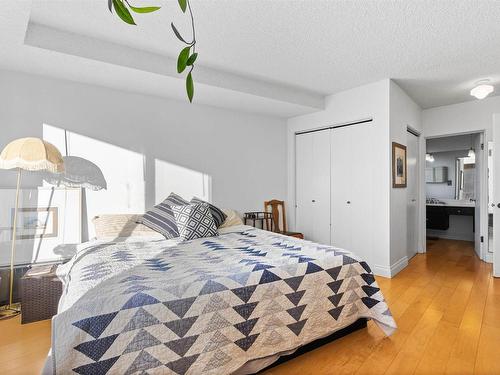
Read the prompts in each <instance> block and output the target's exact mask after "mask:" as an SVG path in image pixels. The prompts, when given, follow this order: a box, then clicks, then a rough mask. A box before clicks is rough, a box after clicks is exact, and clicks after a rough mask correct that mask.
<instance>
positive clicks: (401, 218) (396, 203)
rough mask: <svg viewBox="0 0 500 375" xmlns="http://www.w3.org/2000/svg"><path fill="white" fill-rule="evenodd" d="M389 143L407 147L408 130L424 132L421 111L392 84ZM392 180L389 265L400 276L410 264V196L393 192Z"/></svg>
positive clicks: (421, 166)
mask: <svg viewBox="0 0 500 375" xmlns="http://www.w3.org/2000/svg"><path fill="white" fill-rule="evenodd" d="M389 105H390V110H389V116H390V142H391V144H392V142H397V143H400V144H403V145H406V144H407V142H406V140H407V137H408V132H407V129H408V127H410V128H412V129H413V130H415V131H418V132H421V131H422V122H421V113H422V110H421V109H420V107H419V106H418V105H417V104H416V103H415V102H414V101H413V100H412V99H411V98H410V97H409V96H408V95H407V94H406V93H405V92H404V91H403V90H402V89H401V88H400V87H399V86H398V85H397V84H396V83H394V82H393V81H391V82H390V103H389ZM423 143H424V142H422V140H421V139H419V148H420V161H421V160H422V155H423V153H422V149H423V147H424V146H423V145H422V144H423ZM422 164H423V163H420V165H419V170H420V180H421V179H422V177H423V165H422ZM391 168H392V166H391V159H389V164H388V169H389V170H391ZM391 179H392V176H390V177H389V180H388V181H389V184H390V186H391V188H390V191H391V193H390V205H391V206H390V222H391V225H390V231H391V237H390V238H391V241H390V249H391V250H390V254H391V257H390V264H391V268H392V270H391V274H394V273H397V272H399V271H400V270H401V269H402V268H404V267H405V266H406V265H407V264H408V258H407V204H408V199H407V194H406V189H405V188H393V187H392V180H391ZM424 194H425V192H423V191H421V189H419V199H420V201H422V199H424V202H425V198H423V197H424V196H425V195H424ZM422 217H423V213H422V210H420V211H419V219H420V220H419V223H420V224H419V227H418V228H416V230H417V231H418V232H419V234H420V236H419V243H418V250H419V251H421V249H422V246H423V245H422V242H423V239H422V238H423V235H422V233H423V220H422Z"/></svg>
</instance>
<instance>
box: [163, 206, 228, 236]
mask: <svg viewBox="0 0 500 375" xmlns="http://www.w3.org/2000/svg"><path fill="white" fill-rule="evenodd" d="M171 208H172V211H173V213H174V217H175V223H176V224H177V228H178V229H179V236H180V238H181V239H182V240H186V241H188V240H194V239H196V238H202V237H213V236H217V235H218V234H219V233H218V232H217V227H216V225H215V221H214V218H213V216H212V214H211V212H210V208H209V206H208V204H206V203H196V204H189V205H183V206H172V207H171Z"/></svg>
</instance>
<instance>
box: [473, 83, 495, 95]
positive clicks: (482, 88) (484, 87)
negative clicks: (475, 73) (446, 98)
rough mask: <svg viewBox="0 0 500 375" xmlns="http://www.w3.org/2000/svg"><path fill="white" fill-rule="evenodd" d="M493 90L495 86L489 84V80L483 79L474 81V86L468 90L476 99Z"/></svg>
mask: <svg viewBox="0 0 500 375" xmlns="http://www.w3.org/2000/svg"><path fill="white" fill-rule="evenodd" d="M493 91H495V88H494V87H493V86H492V85H491V84H490V80H489V79H484V80H482V81H479V82H476V86H475V87H474V88H473V89H472V90H470V94H471V96H474V97H475V98H477V99H484V98H486V97H487V96H488V95H490V94H491V93H492V92H493Z"/></svg>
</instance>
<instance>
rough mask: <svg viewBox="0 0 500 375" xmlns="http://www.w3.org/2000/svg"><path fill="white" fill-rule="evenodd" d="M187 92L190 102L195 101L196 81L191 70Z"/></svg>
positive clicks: (187, 79)
mask: <svg viewBox="0 0 500 375" xmlns="http://www.w3.org/2000/svg"><path fill="white" fill-rule="evenodd" d="M186 92H187V96H188V98H189V102H190V103H192V102H193V95H194V83H193V76H192V75H191V72H189V74H188V75H187V77H186Z"/></svg>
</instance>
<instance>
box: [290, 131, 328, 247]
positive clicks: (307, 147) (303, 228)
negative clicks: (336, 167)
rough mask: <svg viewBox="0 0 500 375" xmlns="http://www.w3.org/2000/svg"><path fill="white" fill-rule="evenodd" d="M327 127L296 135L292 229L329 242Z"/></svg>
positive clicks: (323, 242) (308, 237)
mask: <svg viewBox="0 0 500 375" xmlns="http://www.w3.org/2000/svg"><path fill="white" fill-rule="evenodd" d="M329 134H330V130H322V131H317V132H312V133H306V134H300V135H297V136H296V137H295V139H296V143H295V145H296V148H295V152H296V185H295V186H296V211H295V213H296V230H297V231H299V232H302V233H303V234H304V236H305V238H306V239H308V240H311V241H314V242H318V243H322V244H330V136H329Z"/></svg>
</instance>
